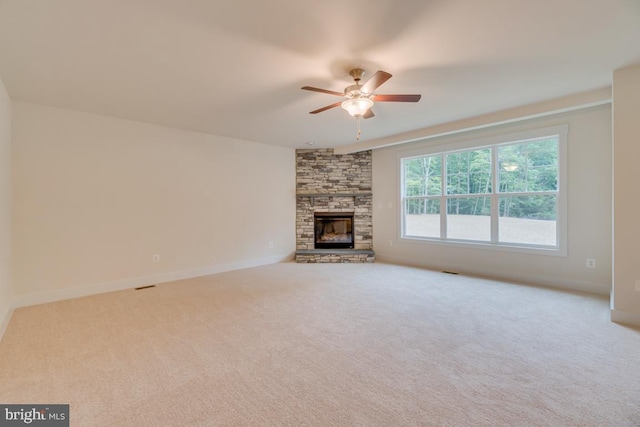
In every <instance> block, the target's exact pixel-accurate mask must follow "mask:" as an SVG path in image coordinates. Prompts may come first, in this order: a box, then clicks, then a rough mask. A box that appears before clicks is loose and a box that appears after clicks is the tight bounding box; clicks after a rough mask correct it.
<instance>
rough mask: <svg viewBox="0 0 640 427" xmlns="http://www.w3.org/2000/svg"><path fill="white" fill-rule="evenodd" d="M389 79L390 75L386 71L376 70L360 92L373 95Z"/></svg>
mask: <svg viewBox="0 0 640 427" xmlns="http://www.w3.org/2000/svg"><path fill="white" fill-rule="evenodd" d="M390 78H391V74H389V73H387V72H386V71H381V70H378V71H376V73H375V74H374V75H373V76H371V78H370V79H369V80H367V82H366V83H365V84H363V85H362V89H361V90H362V92H365V93H373V91H375V90H376V89H377V88H378V87H380V85H382V83H384V82H386V81H387V80H389V79H390Z"/></svg>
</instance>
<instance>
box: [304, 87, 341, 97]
mask: <svg viewBox="0 0 640 427" xmlns="http://www.w3.org/2000/svg"><path fill="white" fill-rule="evenodd" d="M300 89H304V90H310V91H313V92H320V93H328V94H329V95H335V96H344V93H342V92H335V91H333V90H327V89H320V88H318V87H312V86H303V87H301V88H300Z"/></svg>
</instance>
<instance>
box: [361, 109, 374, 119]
mask: <svg viewBox="0 0 640 427" xmlns="http://www.w3.org/2000/svg"><path fill="white" fill-rule="evenodd" d="M373 116H375V114H373V110H372V109H371V108H369V109H368V110H367V112H366V113H364V114H363V115H362V118H363V119H370V118H371V117H373Z"/></svg>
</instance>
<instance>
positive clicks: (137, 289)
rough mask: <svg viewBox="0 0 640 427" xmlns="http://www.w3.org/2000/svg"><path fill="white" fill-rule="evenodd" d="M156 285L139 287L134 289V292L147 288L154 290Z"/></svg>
mask: <svg viewBox="0 0 640 427" xmlns="http://www.w3.org/2000/svg"><path fill="white" fill-rule="evenodd" d="M155 287H156V285H149V286H140V287H139V288H134V289H135V290H136V291H139V290H142V289H149V288H155Z"/></svg>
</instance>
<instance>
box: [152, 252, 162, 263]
mask: <svg viewBox="0 0 640 427" xmlns="http://www.w3.org/2000/svg"><path fill="white" fill-rule="evenodd" d="M153 262H160V255H159V254H155V255H154V256H153Z"/></svg>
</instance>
